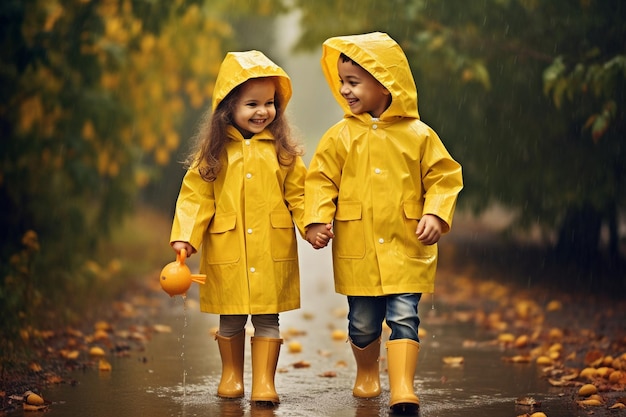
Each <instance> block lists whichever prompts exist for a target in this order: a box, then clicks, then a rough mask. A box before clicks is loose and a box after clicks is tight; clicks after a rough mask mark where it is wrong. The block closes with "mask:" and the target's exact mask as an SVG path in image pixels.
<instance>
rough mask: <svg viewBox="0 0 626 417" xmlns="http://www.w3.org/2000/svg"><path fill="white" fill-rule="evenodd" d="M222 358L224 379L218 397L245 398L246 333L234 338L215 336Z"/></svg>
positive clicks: (218, 388) (218, 389) (238, 334)
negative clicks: (244, 357)
mask: <svg viewBox="0 0 626 417" xmlns="http://www.w3.org/2000/svg"><path fill="white" fill-rule="evenodd" d="M215 340H217V346H218V347H219V350H220V356H221V358H222V378H221V379H220V385H219V386H218V387H217V395H218V396H219V397H223V398H240V397H243V351H244V343H245V341H246V333H245V331H241V332H239V333H237V334H236V335H234V336H232V337H224V336H220V335H219V334H216V335H215Z"/></svg>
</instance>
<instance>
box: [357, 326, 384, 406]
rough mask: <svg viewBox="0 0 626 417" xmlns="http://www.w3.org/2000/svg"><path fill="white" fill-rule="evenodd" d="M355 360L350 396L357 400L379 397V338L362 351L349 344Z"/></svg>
mask: <svg viewBox="0 0 626 417" xmlns="http://www.w3.org/2000/svg"><path fill="white" fill-rule="evenodd" d="M350 345H351V346H352V352H353V353H354V359H355V360H356V379H355V381H354V388H353V389H352V395H354V396H355V397H359V398H372V397H377V396H378V395H380V374H379V367H378V360H379V358H380V338H378V339H376V340H374V341H373V342H372V343H370V344H369V345H367V346H365V347H364V348H363V349H361V348H360V347H358V346H356V345H355V344H354V343H352V342H350Z"/></svg>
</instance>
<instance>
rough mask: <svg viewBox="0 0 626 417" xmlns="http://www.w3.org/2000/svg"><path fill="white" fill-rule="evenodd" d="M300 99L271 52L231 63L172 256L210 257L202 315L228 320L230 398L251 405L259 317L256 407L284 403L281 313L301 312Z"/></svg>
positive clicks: (222, 331)
mask: <svg viewBox="0 0 626 417" xmlns="http://www.w3.org/2000/svg"><path fill="white" fill-rule="evenodd" d="M291 92H292V90H291V81H290V79H289V77H288V76H287V74H286V73H285V72H284V71H283V70H282V68H280V67H279V66H277V65H276V64H275V63H273V62H272V61H271V60H269V59H268V58H267V57H266V56H265V55H263V54H262V53H261V52H258V51H247V52H230V53H228V54H227V55H226V58H225V59H224V61H223V62H222V65H221V67H220V71H219V73H218V76H217V80H216V82H215V90H214V93H213V102H212V110H213V112H212V115H211V116H210V117H209V116H208V114H207V116H205V122H204V123H203V124H202V125H201V127H200V130H199V132H198V133H197V135H196V139H197V149H196V150H195V151H194V152H193V153H192V156H190V158H188V161H187V164H186V166H187V169H188V170H187V173H186V174H185V177H184V179H183V183H182V187H181V190H180V194H179V196H178V200H177V202H176V212H175V216H174V222H173V226H172V233H171V238H170V242H171V246H172V248H173V249H174V250H175V251H176V252H177V253H178V252H180V250H181V249H185V250H186V251H187V254H189V255H191V254H193V253H195V252H197V250H198V249H199V248H200V246H202V247H203V251H202V257H201V262H200V271H201V272H202V273H205V274H206V276H207V280H206V284H205V285H203V286H201V287H200V308H201V310H202V311H204V312H207V313H215V314H220V322H219V330H218V333H217V334H216V336H215V337H216V340H217V342H218V347H219V351H220V355H221V359H222V376H221V380H220V384H219V387H218V389H217V394H218V396H220V397H225V398H239V397H242V396H243V395H244V389H243V358H244V341H245V332H244V328H245V324H246V322H247V320H248V315H251V320H252V324H253V326H254V336H253V337H252V338H251V346H252V395H251V401H253V402H255V403H259V402H260V403H271V404H277V403H278V402H279V398H278V395H277V393H276V390H275V388H274V375H275V373H276V365H277V362H278V355H279V351H280V345H281V344H282V339H281V338H280V333H279V327H278V313H279V312H281V311H287V310H293V309H297V308H299V307H300V277H299V267H298V253H297V247H296V236H295V231H294V222H295V224H296V225H297V227H298V231H299V232H300V234H301V236H303V233H304V229H303V225H302V215H303V210H304V178H305V176H306V167H305V165H304V162H303V161H302V159H301V153H302V152H301V150H300V148H299V147H298V146H297V145H296V144H295V143H294V142H293V141H292V139H291V137H290V129H289V126H288V124H287V121H286V119H285V107H286V106H287V103H288V101H289V99H290V98H291Z"/></svg>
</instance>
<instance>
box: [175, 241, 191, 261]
mask: <svg viewBox="0 0 626 417" xmlns="http://www.w3.org/2000/svg"><path fill="white" fill-rule="evenodd" d="M172 249H174V251H175V252H176V253H180V250H181V249H185V251H187V257H188V258H189V257H190V256H191V255H193V254H194V253H196V249H195V248H194V247H193V246H191V245H190V244H189V242H182V241H180V240H177V241H175V242H172Z"/></svg>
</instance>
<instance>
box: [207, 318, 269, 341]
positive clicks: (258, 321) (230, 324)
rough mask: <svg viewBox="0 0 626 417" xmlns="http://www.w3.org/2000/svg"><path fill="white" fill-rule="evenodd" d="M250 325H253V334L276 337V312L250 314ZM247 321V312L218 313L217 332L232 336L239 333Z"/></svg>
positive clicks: (224, 335) (221, 334)
mask: <svg viewBox="0 0 626 417" xmlns="http://www.w3.org/2000/svg"><path fill="white" fill-rule="evenodd" d="M250 317H251V319H252V325H253V326H254V336H256V337H271V338H274V339H278V338H279V337H280V331H279V330H278V314H252V315H251V316H250ZM247 321H248V315H247V314H222V315H220V328H219V334H220V336H223V337H232V336H234V335H236V334H239V332H241V331H242V330H244V329H245V327H246V322H247Z"/></svg>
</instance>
